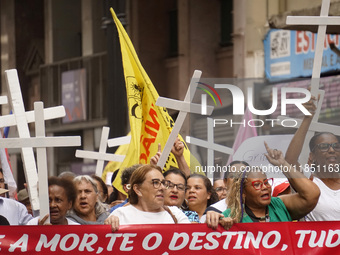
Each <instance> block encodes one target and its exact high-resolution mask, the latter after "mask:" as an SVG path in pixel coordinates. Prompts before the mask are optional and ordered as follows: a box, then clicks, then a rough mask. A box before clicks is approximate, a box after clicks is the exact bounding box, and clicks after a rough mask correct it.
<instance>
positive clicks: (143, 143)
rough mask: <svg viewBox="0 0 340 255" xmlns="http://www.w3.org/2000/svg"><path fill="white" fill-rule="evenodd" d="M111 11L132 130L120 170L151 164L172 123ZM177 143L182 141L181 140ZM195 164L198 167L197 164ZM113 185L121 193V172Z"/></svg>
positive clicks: (172, 160) (172, 162) (170, 160)
mask: <svg viewBox="0 0 340 255" xmlns="http://www.w3.org/2000/svg"><path fill="white" fill-rule="evenodd" d="M110 10H111V13H112V16H113V20H114V22H115V24H116V26H117V30H118V35H119V41H120V47H121V52H122V60H123V69H124V76H125V85H126V93H127V100H128V108H129V120H130V128H131V142H130V146H129V148H128V151H127V154H126V158H125V160H124V162H123V163H122V165H121V166H120V169H124V168H126V167H129V166H131V165H134V164H138V163H140V164H148V163H150V158H151V157H152V156H154V155H155V154H156V153H157V151H158V143H160V144H161V145H162V148H164V146H165V144H166V141H167V139H168V137H169V135H170V132H171V130H172V127H173V125H174V121H173V120H172V118H171V117H170V115H169V114H168V111H167V109H166V108H164V107H158V106H156V100H157V98H158V93H157V91H156V89H155V87H154V86H153V84H152V82H151V80H150V78H149V77H148V75H147V73H146V72H145V70H144V68H143V66H142V65H141V63H140V61H139V59H138V56H137V54H136V51H135V49H134V47H133V45H132V42H131V40H130V38H129V36H128V35H127V33H126V31H125V29H124V27H123V26H122V24H121V23H120V21H119V19H118V18H117V16H116V14H115V12H114V11H113V9H112V8H111V9H110ZM180 140H181V141H183V139H182V137H180ZM183 143H184V157H185V159H186V162H187V164H188V166H189V167H190V169H191V171H192V172H194V170H193V169H194V167H195V166H193V164H190V151H189V149H188V147H187V145H186V144H185V142H184V141H183ZM192 159H193V157H192ZM196 164H197V165H199V164H198V162H197V161H196V163H195V165H196ZM171 166H175V167H177V162H176V160H175V157H174V155H172V154H170V156H169V158H168V160H167V162H166V164H165V166H164V169H169V168H170V167H171ZM120 172H121V171H120ZM113 185H114V186H115V187H116V188H117V189H118V190H119V191H121V192H124V190H123V188H122V186H121V180H120V173H118V175H117V178H116V179H115V181H114V183H113Z"/></svg>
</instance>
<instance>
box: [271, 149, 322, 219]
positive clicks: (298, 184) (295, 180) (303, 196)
mask: <svg viewBox="0 0 340 255" xmlns="http://www.w3.org/2000/svg"><path fill="white" fill-rule="evenodd" d="M265 147H266V150H267V152H268V153H267V154H265V156H266V158H267V159H268V161H269V162H270V163H271V164H273V165H274V166H278V167H280V168H281V170H282V172H283V174H284V175H285V176H286V177H287V178H288V181H289V183H290V184H291V185H292V186H293V187H294V189H295V191H296V193H295V194H289V195H283V196H280V197H279V198H280V199H281V200H282V202H283V203H284V204H285V206H286V208H287V210H288V211H289V213H290V216H291V217H292V219H294V220H298V219H300V218H302V217H304V216H305V215H306V214H308V213H309V212H310V211H312V210H313V209H314V207H315V206H316V204H317V202H318V199H319V196H320V190H319V188H318V186H317V185H316V184H315V183H313V182H312V181H311V180H309V179H308V178H307V177H306V176H304V175H303V174H302V173H301V172H300V171H299V170H297V169H295V168H294V167H292V166H291V164H289V163H288V162H287V161H286V160H285V159H284V157H283V154H282V152H281V151H279V150H276V149H274V150H273V149H271V148H269V146H268V145H267V144H266V143H265Z"/></svg>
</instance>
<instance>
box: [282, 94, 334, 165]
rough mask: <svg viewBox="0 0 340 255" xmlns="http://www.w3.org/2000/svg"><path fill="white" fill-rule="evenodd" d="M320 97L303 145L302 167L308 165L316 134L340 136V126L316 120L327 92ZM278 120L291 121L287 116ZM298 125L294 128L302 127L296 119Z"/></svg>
mask: <svg viewBox="0 0 340 255" xmlns="http://www.w3.org/2000/svg"><path fill="white" fill-rule="evenodd" d="M319 95H320V99H319V102H318V105H317V109H316V111H315V114H314V117H313V120H312V122H311V124H310V126H309V129H308V132H307V134H306V138H305V141H304V143H303V147H302V151H301V155H300V163H301V164H302V165H304V164H306V163H307V161H308V156H309V141H310V139H311V138H312V137H313V136H314V134H315V132H324V131H327V132H331V133H333V134H335V135H337V136H340V129H339V126H336V125H330V124H325V123H319V122H317V121H316V120H317V119H318V118H319V115H320V111H321V107H322V101H323V99H324V96H325V91H324V90H319ZM277 119H278V120H279V122H278V123H280V122H282V121H283V120H286V119H289V118H287V117H285V116H278V117H277ZM294 120H295V121H296V123H297V125H296V126H295V127H294V128H298V127H300V125H301V122H302V121H301V120H299V119H294Z"/></svg>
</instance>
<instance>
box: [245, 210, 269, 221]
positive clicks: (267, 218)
mask: <svg viewBox="0 0 340 255" xmlns="http://www.w3.org/2000/svg"><path fill="white" fill-rule="evenodd" d="M245 209H246V213H247V214H248V216H249V217H250V218H251V219H252V221H253V222H260V221H264V220H265V221H266V222H270V217H269V213H268V206H266V215H265V216H261V217H256V216H255V214H254V213H253V212H252V210H250V208H249V207H248V206H245Z"/></svg>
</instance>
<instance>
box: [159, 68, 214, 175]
mask: <svg viewBox="0 0 340 255" xmlns="http://www.w3.org/2000/svg"><path fill="white" fill-rule="evenodd" d="M201 74H202V72H201V71H198V70H195V72H194V74H193V76H192V78H191V82H190V84H189V88H188V90H187V93H186V95H185V98H184V101H179V100H174V99H169V98H164V97H159V98H158V99H157V101H156V105H157V106H161V107H166V108H169V109H174V110H178V111H179V114H178V116H177V119H176V122H175V124H174V126H173V128H172V131H171V133H170V135H169V138H168V140H167V142H166V144H165V146H164V149H163V152H162V155H161V157H160V158H159V160H158V163H157V165H158V166H159V167H161V168H162V169H163V167H164V165H165V163H166V160H167V158H168V156H169V154H170V151H171V148H172V146H173V144H174V142H175V140H176V138H177V136H178V134H179V131H180V130H181V127H182V126H183V123H184V120H185V118H186V116H187V114H188V113H198V114H201V110H202V109H201V108H202V106H201V105H200V104H193V103H191V101H192V99H193V98H194V94H195V91H196V88H197V83H198V82H199V79H200V77H201ZM212 111H213V107H211V106H208V107H207V114H208V115H210V114H211V113H212Z"/></svg>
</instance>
